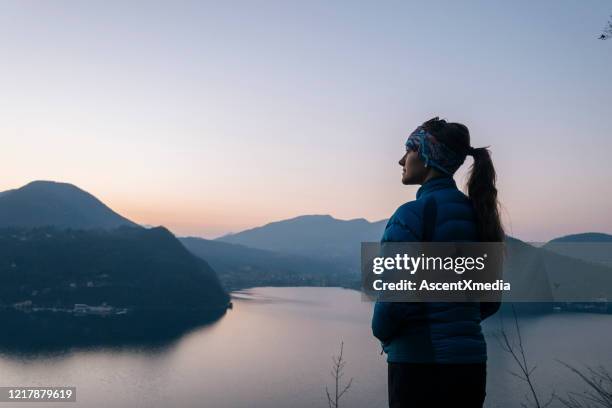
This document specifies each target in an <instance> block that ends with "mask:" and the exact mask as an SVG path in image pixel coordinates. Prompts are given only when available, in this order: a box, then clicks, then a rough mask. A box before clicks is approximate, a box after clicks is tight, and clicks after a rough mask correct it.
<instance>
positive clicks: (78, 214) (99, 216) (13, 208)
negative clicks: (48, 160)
mask: <svg viewBox="0 0 612 408" xmlns="http://www.w3.org/2000/svg"><path fill="white" fill-rule="evenodd" d="M122 225H127V226H133V227H136V226H137V224H135V223H134V222H132V221H130V220H128V219H127V218H124V217H122V216H121V215H119V214H117V213H116V212H114V211H113V210H111V209H110V208H108V207H107V206H106V205H104V203H102V202H101V201H100V200H98V199H97V198H96V197H94V196H93V195H91V194H89V193H87V192H85V191H83V190H81V189H80V188H78V187H76V186H74V185H72V184H68V183H57V182H53V181H33V182H31V183H29V184H26V185H25V186H23V187H21V188H18V189H14V190H8V191H4V192H1V193H0V228H3V227H25V228H33V227H43V226H55V227H58V228H72V229H93V228H102V229H113V228H117V227H120V226H122Z"/></svg>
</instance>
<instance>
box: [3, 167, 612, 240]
mask: <svg viewBox="0 0 612 408" xmlns="http://www.w3.org/2000/svg"><path fill="white" fill-rule="evenodd" d="M32 183H54V184H67V185H69V186H72V187H75V188H77V189H79V190H81V191H83V192H85V193H88V194H91V195H92V196H93V197H95V198H96V199H97V200H99V201H100V202H101V203H102V204H104V205H106V206H107V207H108V208H110V209H111V210H112V211H113V212H115V213H117V214H118V215H120V216H123V217H125V218H127V219H128V220H130V221H133V222H135V223H136V224H138V225H140V226H141V227H145V228H156V227H164V228H167V229H168V230H170V231H171V232H172V233H173V234H174V235H175V236H177V237H179V238H202V239H209V240H216V239H220V238H223V237H226V236H229V235H234V234H239V233H242V232H245V231H249V230H252V229H257V228H261V227H265V226H268V225H270V224H274V223H278V222H284V221H291V220H294V219H297V218H302V217H331V218H332V219H333V220H336V221H346V222H350V221H361V220H363V221H366V222H368V223H370V224H375V223H379V222H383V221H387V220H388V218H383V219H380V220H370V219H367V218H365V217H357V218H340V217H337V216H335V215H333V214H329V213H327V214H324V213H321V214H299V215H295V216H292V217H289V218H283V219H274V220H270V221H267V222H265V223H263V224H260V225H255V226H253V227H249V228H245V229H243V230H238V231H228V232H226V233H224V234H221V235H218V236H212V237H210V236H208V237H206V236H201V235H190V234H182V235H181V234H180V233H178V232H176V231H174V230H172V228H170V227H168V226H167V225H163V224H157V223H151V224H142V223H139V222H137V221H135V220H133V219H131V218H130V217H128V216H126V215H125V214H123V213H122V212H121V211H119V210H117V209H115V208H113V207H112V206H110V205H108V203H106V202H105V201H104V200H102V199H100V198H99V197H98V196H97V195H96V193H95V192H92V191H87V190H84V189H82V188H81V187H80V186H78V185H75V184H73V183H68V182H65V181H59V180H42V179H41V180H32V181H30V182H28V183H26V184H24V185H23V186H18V187H14V188H11V189H7V190H2V191H0V194H2V193H4V192H7V191H11V190H17V189H19V188H21V187H25V186H26V185H29V184H32ZM580 234H605V235H612V234H611V233H609V232H605V231H596V230H592V231H577V232H569V233H566V234H562V235H558V236H553V237H549V238H548V239H546V240H542V241H534V240H529V239H525V238H523V237H519V236H515V235H511V234H507V235H508V236H509V237H511V238H516V239H520V240H521V241H523V242H526V243H528V244H532V245H538V244H545V243H546V242H549V241H551V240H553V239H556V238H561V237H566V236H570V235H580Z"/></svg>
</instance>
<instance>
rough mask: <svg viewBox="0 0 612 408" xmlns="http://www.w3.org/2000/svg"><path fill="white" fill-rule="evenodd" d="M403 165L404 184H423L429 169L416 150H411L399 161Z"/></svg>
mask: <svg viewBox="0 0 612 408" xmlns="http://www.w3.org/2000/svg"><path fill="white" fill-rule="evenodd" d="M399 165H400V166H402V184H406V185H408V184H422V183H423V181H424V180H425V179H426V178H427V175H428V173H429V170H430V169H428V168H427V167H425V163H423V161H422V160H421V159H420V158H419V154H418V153H417V152H415V151H414V150H409V151H407V152H406V154H404V157H402V158H401V159H400V161H399Z"/></svg>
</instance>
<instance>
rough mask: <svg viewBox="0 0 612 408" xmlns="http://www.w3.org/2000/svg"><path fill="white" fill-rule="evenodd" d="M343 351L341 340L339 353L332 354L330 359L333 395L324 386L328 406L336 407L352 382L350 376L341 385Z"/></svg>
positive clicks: (343, 363)
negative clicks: (347, 380) (346, 381)
mask: <svg viewBox="0 0 612 408" xmlns="http://www.w3.org/2000/svg"><path fill="white" fill-rule="evenodd" d="M343 352H344V342H341V343H340V354H339V355H338V356H332V361H333V363H334V364H333V366H332V370H331V375H332V377H333V379H334V383H335V384H334V386H335V391H334V395H333V397H332V395H331V394H330V393H329V389H328V388H327V386H325V393H326V394H327V404H328V405H329V408H338V402H339V401H340V398H342V396H343V395H344V394H345V393H346V392H347V391H348V390H349V388H351V385H352V384H353V378H351V379H350V380H349V382H348V383H347V384H346V385H345V386H344V387H342V385H341V379H342V376H343V375H344V365H345V364H346V361H344V358H343V355H342V354H343ZM341 388H342V390H341Z"/></svg>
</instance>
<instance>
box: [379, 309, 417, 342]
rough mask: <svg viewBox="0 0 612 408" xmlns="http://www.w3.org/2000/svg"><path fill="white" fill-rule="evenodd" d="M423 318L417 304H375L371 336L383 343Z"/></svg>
mask: <svg viewBox="0 0 612 408" xmlns="http://www.w3.org/2000/svg"><path fill="white" fill-rule="evenodd" d="M424 316H425V313H424V311H423V305H421V304H419V303H409V302H406V303H400V302H376V304H375V305H374V316H373V317H372V334H373V335H374V337H376V338H377V339H378V340H380V341H382V342H383V343H385V342H388V341H389V340H391V339H392V338H393V337H394V336H395V335H396V334H397V333H399V332H400V331H401V330H402V329H403V328H404V327H405V326H406V325H408V324H410V323H412V322H415V321H418V320H420V319H422V318H423V317H424Z"/></svg>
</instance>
